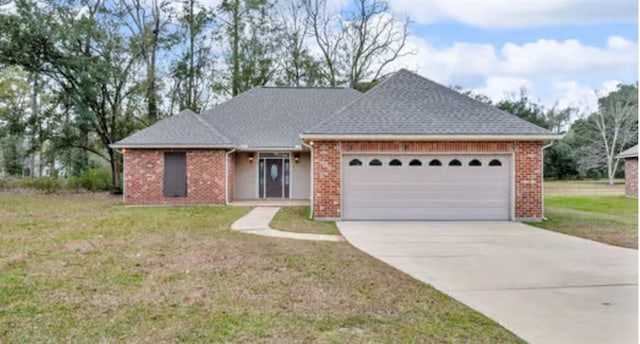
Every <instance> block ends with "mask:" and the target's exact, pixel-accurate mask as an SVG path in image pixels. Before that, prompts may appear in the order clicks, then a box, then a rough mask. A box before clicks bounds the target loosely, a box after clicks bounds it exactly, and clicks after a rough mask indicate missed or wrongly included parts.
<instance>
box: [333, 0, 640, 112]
mask: <svg viewBox="0 0 640 344" xmlns="http://www.w3.org/2000/svg"><path fill="white" fill-rule="evenodd" d="M336 1H339V0H336ZM390 5H391V7H392V9H393V11H394V12H397V13H398V14H401V15H406V16H408V17H409V19H410V25H409V30H410V34H411V37H410V39H409V41H408V44H407V46H408V49H409V50H411V51H412V52H413V54H412V55H410V56H408V57H406V58H404V59H402V60H401V61H397V62H395V63H394V64H393V65H392V66H390V68H389V69H397V68H400V67H403V68H407V69H409V70H413V71H416V72H418V73H419V74H421V75H423V76H425V77H428V78H430V79H433V80H435V81H437V82H440V83H443V84H445V85H448V86H452V85H457V86H460V87H462V88H463V89H465V90H468V89H470V90H474V91H476V92H480V93H483V94H486V95H488V96H489V97H491V98H492V99H494V100H499V99H502V98H504V97H505V96H506V95H508V94H510V93H513V91H516V90H518V89H519V88H521V87H526V88H527V90H528V91H529V94H530V96H531V98H533V100H536V101H540V102H541V103H542V104H544V105H545V106H547V107H551V106H553V105H555V104H558V105H559V106H563V107H564V106H574V107H579V108H581V109H583V110H589V109H591V110H593V109H594V108H595V107H596V104H597V102H596V100H597V96H596V91H597V92H599V94H606V93H607V92H610V91H611V90H613V89H615V88H616V85H618V84H619V83H635V82H636V81H637V79H638V23H637V18H638V8H637V6H638V5H637V2H636V1H635V0H607V1H602V0H536V1H531V0H390Z"/></svg>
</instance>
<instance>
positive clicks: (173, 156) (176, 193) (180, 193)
mask: <svg viewBox="0 0 640 344" xmlns="http://www.w3.org/2000/svg"><path fill="white" fill-rule="evenodd" d="M163 192H164V196H165V197H186V196H187V154H186V153H185V152H165V153H164V190H163Z"/></svg>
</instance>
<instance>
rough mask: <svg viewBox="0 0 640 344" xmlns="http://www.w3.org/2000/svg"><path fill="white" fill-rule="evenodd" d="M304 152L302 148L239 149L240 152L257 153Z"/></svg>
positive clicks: (244, 147) (241, 147)
mask: <svg viewBox="0 0 640 344" xmlns="http://www.w3.org/2000/svg"><path fill="white" fill-rule="evenodd" d="M301 151H304V149H302V148H298V147H297V146H292V147H271V148H269V147H249V146H240V147H238V152H257V153H270V152H271V153H275V152H278V153H282V152H285V153H286V152H301Z"/></svg>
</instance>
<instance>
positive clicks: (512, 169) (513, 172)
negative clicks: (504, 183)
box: [509, 150, 518, 221]
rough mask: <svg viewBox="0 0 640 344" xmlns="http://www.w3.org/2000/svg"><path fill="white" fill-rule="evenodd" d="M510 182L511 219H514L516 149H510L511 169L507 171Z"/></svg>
mask: <svg viewBox="0 0 640 344" xmlns="http://www.w3.org/2000/svg"><path fill="white" fill-rule="evenodd" d="M509 174H510V175H511V176H510V179H511V180H510V182H511V202H510V203H511V206H510V207H511V221H515V219H516V187H517V185H516V181H517V180H518V179H517V178H516V151H515V150H513V151H511V171H509Z"/></svg>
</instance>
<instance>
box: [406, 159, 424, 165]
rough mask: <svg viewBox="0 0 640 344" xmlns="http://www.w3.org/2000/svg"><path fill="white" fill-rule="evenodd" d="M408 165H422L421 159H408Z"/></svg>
mask: <svg viewBox="0 0 640 344" xmlns="http://www.w3.org/2000/svg"><path fill="white" fill-rule="evenodd" d="M409 166H422V161H420V160H418V159H413V160H411V161H409Z"/></svg>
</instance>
